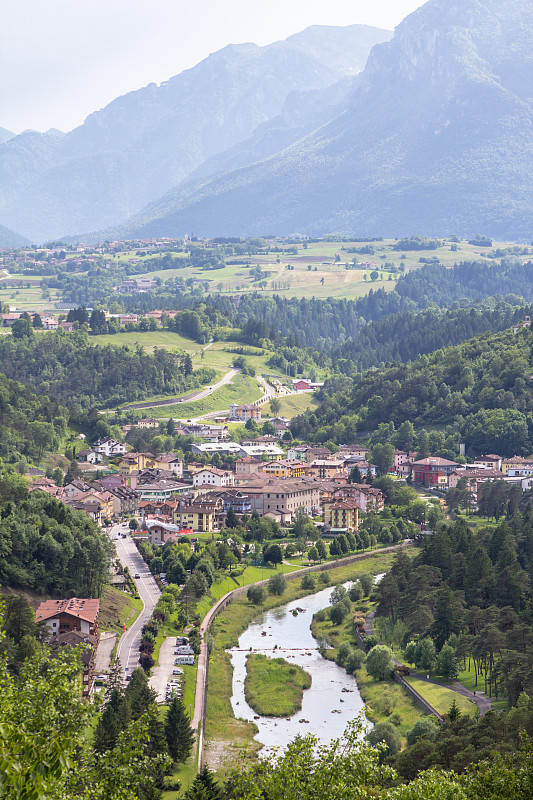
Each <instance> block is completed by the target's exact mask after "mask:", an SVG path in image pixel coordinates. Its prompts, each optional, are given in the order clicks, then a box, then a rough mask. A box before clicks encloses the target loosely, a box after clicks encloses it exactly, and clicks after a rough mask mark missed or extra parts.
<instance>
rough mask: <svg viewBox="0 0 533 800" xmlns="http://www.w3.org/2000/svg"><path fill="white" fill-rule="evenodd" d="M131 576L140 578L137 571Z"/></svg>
mask: <svg viewBox="0 0 533 800" xmlns="http://www.w3.org/2000/svg"><path fill="white" fill-rule="evenodd" d="M133 577H134V578H140V577H141V576H140V575H139V573H138V572H136V573H135V575H134V576H133Z"/></svg>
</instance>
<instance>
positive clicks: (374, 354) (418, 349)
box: [332, 300, 532, 375]
mask: <svg viewBox="0 0 533 800" xmlns="http://www.w3.org/2000/svg"><path fill="white" fill-rule="evenodd" d="M531 313H532V309H531V307H528V306H524V305H511V304H509V303H506V302H504V301H503V300H501V301H498V302H493V303H490V302H488V301H480V302H477V303H475V304H473V305H471V306H468V307H467V308H461V309H457V310H450V309H440V308H435V307H431V308H428V309H425V310H424V311H402V312H400V313H398V314H391V315H389V316H386V317H383V318H382V319H380V320H378V321H376V322H369V323H368V324H366V325H365V326H364V327H363V328H362V329H361V331H360V332H359V334H358V335H357V336H355V337H352V338H351V339H348V340H347V341H346V342H344V343H342V344H339V345H338V346H337V347H335V348H334V349H333V351H332V357H333V359H334V360H335V363H336V366H337V368H338V369H339V370H340V371H341V372H343V373H345V374H346V375H350V374H352V373H354V372H357V371H358V370H359V371H362V370H365V369H368V368H370V367H375V366H380V365H382V364H383V363H385V362H387V361H389V362H390V361H400V362H405V361H412V360H414V359H416V358H417V357H418V356H419V355H425V354H427V353H432V352H433V351H434V350H439V349H440V348H441V347H450V346H452V345H456V344H461V342H466V341H467V340H468V339H471V338H472V337H474V336H477V335H478V334H480V333H498V332H499V331H503V330H505V329H506V328H509V327H510V326H511V325H514V324H515V323H516V322H518V321H520V320H523V319H524V316H525V315H526V314H528V315H531Z"/></svg>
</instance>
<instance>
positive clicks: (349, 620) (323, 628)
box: [311, 600, 424, 739]
mask: <svg viewBox="0 0 533 800" xmlns="http://www.w3.org/2000/svg"><path fill="white" fill-rule="evenodd" d="M367 607H368V601H364V600H363V601H361V602H360V603H357V604H355V606H354V608H355V613H356V614H357V613H364V612H365V611H366V609H367ZM311 632H312V634H313V636H314V637H315V639H316V641H317V643H319V644H321V645H322V650H321V652H322V655H323V656H324V658H327V659H329V660H330V661H335V660H336V658H337V654H338V651H339V647H340V646H341V644H349V645H350V647H352V648H353V649H354V650H355V649H356V648H357V646H358V643H357V638H356V635H355V629H354V625H353V617H352V615H351V614H350V615H348V617H346V618H345V619H344V620H343V622H342V623H341V624H340V625H334V624H333V623H332V622H331V620H330V619H325V620H323V621H322V622H319V621H317V619H316V617H315V618H314V619H313V621H312V623H311ZM324 644H325V645H326V646H325V647H324V646H323V645H324ZM354 683H357V687H358V689H359V691H360V693H361V697H362V698H363V700H364V702H365V705H366V714H367V717H368V719H369V720H370V721H371V722H373V723H374V724H376V723H378V722H393V724H394V725H395V726H396V727H397V728H398V731H399V733H400V734H401V736H402V739H405V735H406V734H407V731H408V730H410V729H411V728H412V727H413V725H414V724H415V723H416V722H417V721H418V720H419V719H421V717H423V716H424V714H423V713H422V711H421V710H420V709H419V708H417V706H416V705H415V703H414V702H413V700H412V698H411V697H409V695H408V694H407V692H406V691H405V690H404V689H402V687H401V686H399V685H398V684H397V683H394V682H393V681H376V680H374V678H371V677H370V676H369V675H368V673H367V671H366V669H365V668H364V666H362V667H361V668H360V669H358V670H357V672H356V674H355V675H354Z"/></svg>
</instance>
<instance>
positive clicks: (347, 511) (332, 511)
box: [323, 499, 359, 531]
mask: <svg viewBox="0 0 533 800" xmlns="http://www.w3.org/2000/svg"><path fill="white" fill-rule="evenodd" d="M323 509H324V525H325V527H326V529H327V528H344V529H346V530H349V531H356V530H357V529H358V527H359V506H358V505H357V503H356V502H355V500H350V499H347V500H334V501H331V502H325V503H324V504H323Z"/></svg>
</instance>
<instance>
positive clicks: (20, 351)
mask: <svg viewBox="0 0 533 800" xmlns="http://www.w3.org/2000/svg"><path fill="white" fill-rule="evenodd" d="M0 361H1V364H2V370H3V372H4V373H5V374H6V375H7V377H8V378H12V379H14V380H18V381H20V382H22V383H24V384H25V385H26V386H28V387H29V388H30V389H32V390H33V391H36V392H38V393H39V394H48V393H50V394H53V395H54V396H55V397H57V398H59V399H60V400H61V401H62V402H64V403H68V404H69V405H77V406H79V407H80V408H82V409H87V408H89V407H90V406H91V405H93V404H98V405H99V406H107V407H111V406H114V405H118V404H120V403H124V402H127V401H134V400H138V399H144V398H146V397H150V396H154V395H158V394H167V395H168V394H179V393H181V392H184V391H186V390H187V389H194V388H196V387H197V386H201V385H203V384H204V383H209V382H210V381H211V380H212V379H213V378H214V371H213V370H212V369H209V368H202V369H200V370H197V371H196V372H193V370H192V364H191V363H190V358H189V357H188V356H179V355H174V354H172V353H170V352H168V351H167V350H164V349H155V350H154V353H153V355H148V354H147V353H145V352H144V350H143V348H142V347H140V346H139V347H136V348H135V349H133V348H128V347H113V346H111V345H108V346H105V347H101V346H98V345H91V343H90V340H89V338H88V336H87V334H86V332H85V331H83V330H79V331H75V332H73V333H70V334H65V333H64V332H63V331H57V332H55V333H50V334H47V335H46V336H33V335H32V336H24V337H22V338H20V339H17V338H15V337H13V336H3V337H1V339H0Z"/></svg>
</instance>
